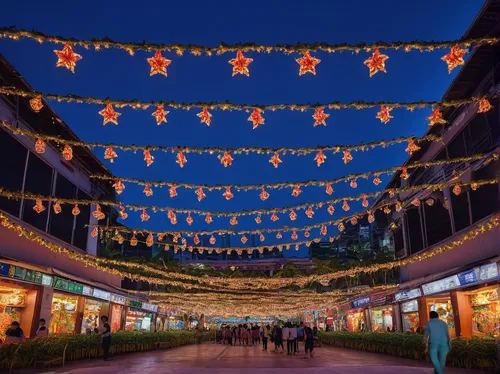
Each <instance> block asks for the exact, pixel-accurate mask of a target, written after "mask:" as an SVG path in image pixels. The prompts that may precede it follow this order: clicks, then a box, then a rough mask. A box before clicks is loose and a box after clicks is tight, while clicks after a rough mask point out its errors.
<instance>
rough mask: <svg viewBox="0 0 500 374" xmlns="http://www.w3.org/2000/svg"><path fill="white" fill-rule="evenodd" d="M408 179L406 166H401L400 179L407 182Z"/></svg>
mask: <svg viewBox="0 0 500 374" xmlns="http://www.w3.org/2000/svg"><path fill="white" fill-rule="evenodd" d="M408 178H410V174H408V169H407V168H406V166H403V167H402V168H401V179H404V180H407V179H408Z"/></svg>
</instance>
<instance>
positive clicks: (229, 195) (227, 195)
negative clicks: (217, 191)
mask: <svg viewBox="0 0 500 374" xmlns="http://www.w3.org/2000/svg"><path fill="white" fill-rule="evenodd" d="M222 196H224V197H225V198H226V200H231V199H232V198H233V197H234V195H233V193H232V192H231V187H226V191H224V193H223V194H222Z"/></svg>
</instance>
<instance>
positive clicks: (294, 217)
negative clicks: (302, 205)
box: [288, 210, 297, 221]
mask: <svg viewBox="0 0 500 374" xmlns="http://www.w3.org/2000/svg"><path fill="white" fill-rule="evenodd" d="M288 217H290V221H295V220H296V219H297V213H295V211H294V210H292V211H291V212H290V214H289V215H288Z"/></svg>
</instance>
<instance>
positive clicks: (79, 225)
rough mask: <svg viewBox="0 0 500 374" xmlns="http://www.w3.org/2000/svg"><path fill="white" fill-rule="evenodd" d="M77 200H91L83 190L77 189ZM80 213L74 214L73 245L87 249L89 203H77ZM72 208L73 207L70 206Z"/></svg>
mask: <svg viewBox="0 0 500 374" xmlns="http://www.w3.org/2000/svg"><path fill="white" fill-rule="evenodd" d="M78 199H79V200H91V199H90V196H89V195H87V194H86V193H85V192H83V191H81V190H78ZM78 208H79V209H80V214H79V215H77V216H76V223H75V233H74V236H73V245H74V246H75V247H78V248H80V249H83V250H84V251H86V250H87V239H88V234H89V228H88V227H87V226H86V225H88V224H89V222H90V205H83V204H82V205H78ZM71 209H73V208H71Z"/></svg>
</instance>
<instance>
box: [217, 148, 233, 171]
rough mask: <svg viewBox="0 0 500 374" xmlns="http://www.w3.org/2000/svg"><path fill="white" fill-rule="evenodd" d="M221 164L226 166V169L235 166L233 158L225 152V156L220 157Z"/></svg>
mask: <svg viewBox="0 0 500 374" xmlns="http://www.w3.org/2000/svg"><path fill="white" fill-rule="evenodd" d="M220 163H221V164H222V165H224V167H225V168H227V167H228V166H231V165H232V164H233V158H232V157H231V155H230V154H229V153H228V152H224V155H223V156H222V157H220Z"/></svg>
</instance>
